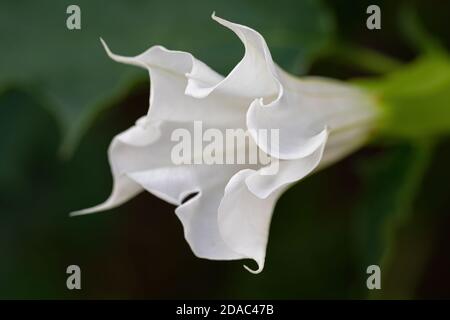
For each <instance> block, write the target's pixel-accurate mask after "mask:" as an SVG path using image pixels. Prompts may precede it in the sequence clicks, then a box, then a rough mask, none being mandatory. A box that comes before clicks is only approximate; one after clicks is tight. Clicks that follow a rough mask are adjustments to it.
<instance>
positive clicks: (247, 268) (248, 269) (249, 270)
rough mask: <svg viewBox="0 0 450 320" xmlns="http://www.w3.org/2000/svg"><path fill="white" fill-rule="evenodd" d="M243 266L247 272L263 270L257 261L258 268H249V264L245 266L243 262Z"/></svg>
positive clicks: (254, 272)
mask: <svg viewBox="0 0 450 320" xmlns="http://www.w3.org/2000/svg"><path fill="white" fill-rule="evenodd" d="M244 268H245V270H247V271H248V272H250V273H253V274H258V273H261V271H262V270H263V267H262V266H260V265H259V263H258V269H256V270H253V269H251V268H250V267H249V266H246V265H245V264H244Z"/></svg>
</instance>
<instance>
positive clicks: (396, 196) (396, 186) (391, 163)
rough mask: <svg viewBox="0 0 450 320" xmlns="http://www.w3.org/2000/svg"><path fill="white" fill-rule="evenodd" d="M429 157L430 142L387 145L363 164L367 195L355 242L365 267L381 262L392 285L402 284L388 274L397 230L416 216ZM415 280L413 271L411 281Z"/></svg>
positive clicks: (359, 214) (382, 294)
mask: <svg viewBox="0 0 450 320" xmlns="http://www.w3.org/2000/svg"><path fill="white" fill-rule="evenodd" d="M430 158H431V144H430V143H428V142H422V143H417V144H414V145H411V144H403V145H397V146H394V147H390V148H388V149H386V150H385V151H384V152H383V153H382V154H381V155H378V156H375V157H373V158H371V159H370V160H368V161H367V162H366V163H364V166H363V170H362V180H363V181H364V191H363V195H364V196H363V197H362V198H361V199H360V202H359V205H357V207H356V214H355V216H356V224H355V235H356V243H357V247H358V249H359V250H358V251H359V256H360V259H361V264H362V265H363V266H364V268H362V270H365V268H366V267H367V266H369V265H373V264H375V265H380V267H381V270H382V275H383V278H382V279H384V280H383V283H385V284H387V283H388V282H390V283H389V287H394V288H397V289H398V288H399V287H400V286H399V285H397V286H396V285H395V281H396V280H395V279H392V278H388V277H387V275H388V274H389V270H388V269H389V268H391V267H392V259H393V255H395V253H394V251H395V250H396V248H395V246H396V242H397V232H398V231H399V230H400V229H402V228H403V227H405V226H407V225H408V223H409V222H410V220H411V219H412V218H413V213H414V212H415V208H414V203H415V202H414V201H415V200H416V196H417V194H418V192H419V190H420V186H421V183H422V180H423V178H424V174H425V172H426V170H427V169H428V165H429V161H430ZM417 250H418V251H419V248H418V247H417ZM418 251H417V252H418ZM418 256H419V254H418ZM417 265H418V264H414V266H417ZM411 268H412V266H411ZM405 274H406V273H405ZM361 275H362V277H361V280H360V281H359V282H360V284H361V285H363V284H365V281H364V280H365V279H364V276H365V277H367V275H366V274H365V273H362V274H361ZM388 279H389V281H388ZM416 280H417V279H416V277H415V276H413V275H411V276H410V279H409V280H408V281H409V282H412V281H416ZM382 287H383V286H382ZM382 289H383V288H382ZM409 293H410V294H412V293H413V292H409ZM378 294H379V296H380V297H381V298H388V297H392V296H390V292H388V291H387V290H386V288H384V290H382V291H381V292H379V293H378Z"/></svg>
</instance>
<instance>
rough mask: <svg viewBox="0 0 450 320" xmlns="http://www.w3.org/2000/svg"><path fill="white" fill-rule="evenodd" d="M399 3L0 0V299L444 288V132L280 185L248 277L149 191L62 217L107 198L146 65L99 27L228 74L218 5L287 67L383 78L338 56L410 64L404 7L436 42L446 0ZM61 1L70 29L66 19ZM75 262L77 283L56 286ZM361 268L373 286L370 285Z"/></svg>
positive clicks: (449, 289)
mask: <svg viewBox="0 0 450 320" xmlns="http://www.w3.org/2000/svg"><path fill="white" fill-rule="evenodd" d="M405 3H407V4H408V5H409V7H406V6H405V5H404V3H402V1H365V0H358V1H350V0H329V1H316V0H292V1H282V0H279V1H274V2H272V3H271V2H270V1H257V0H245V1H243V0H229V1H220V2H219V1H207V0H201V1H186V2H182V1H172V0H165V1H153V0H145V1H143V0H142V1H100V0H97V1H87V0H86V1H81V0H79V1H75V2H73V1H70V2H69V1H56V0H55V1H48V0H43V1H12V0H1V1H0V48H1V50H0V155H1V162H0V298H58V299H59V298H62V299H65V298H68V299H73V298H182V299H184V298H277V299H278V298H286V299H304V298H343V299H347V298H358V299H365V298H385V299H392V298H406V299H408V298H450V252H449V250H448V244H449V243H450V233H449V228H450V214H449V213H450V197H449V181H450V170H449V169H448V164H449V163H450V152H449V147H450V139H448V138H446V137H440V139H438V140H434V141H433V142H432V143H417V142H415V143H412V142H410V141H407V140H400V139H395V140H394V139H392V140H389V141H376V142H374V143H373V144H372V145H370V146H367V147H366V148H364V149H362V150H360V151H359V152H357V153H355V154H354V155H352V156H350V157H349V158H347V159H345V160H344V161H342V162H340V163H338V164H336V165H334V166H332V167H330V168H328V169H326V170H323V171H322V172H319V173H317V174H315V175H312V176H310V177H308V178H307V179H305V180H304V181H302V182H300V183H298V184H297V185H295V186H294V187H292V188H291V189H290V190H289V191H288V192H286V193H285V194H284V195H283V197H282V198H281V199H280V201H279V202H278V204H277V206H276V210H275V214H274V217H273V222H272V227H271V232H270V240H269V245H268V249H267V263H266V267H265V270H264V271H263V273H261V274H259V275H256V276H255V275H253V274H250V273H248V272H247V271H245V270H244V268H243V267H242V264H243V261H235V262H223V261H215V262H214V261H208V260H203V259H198V258H196V257H195V256H194V255H193V254H192V252H191V251H190V249H189V247H188V245H187V243H186V242H185V240H184V239H183V231H182V228H181V223H180V222H179V221H178V220H177V218H176V216H175V215H174V213H173V211H174V207H172V206H171V205H168V204H166V203H165V202H164V201H162V200H159V199H158V198H156V197H154V196H152V195H151V194H148V193H143V194H141V195H139V196H138V197H136V198H135V199H133V200H132V201H130V202H128V203H126V204H125V205H123V206H121V207H120V208H117V209H114V210H110V211H108V212H106V213H98V214H93V215H88V216H83V217H77V218H69V216H68V214H69V212H71V211H73V210H77V209H81V208H85V207H89V206H92V205H94V204H98V203H99V202H101V201H103V200H104V199H106V197H107V196H108V195H109V192H110V190H111V183H112V179H111V175H110V170H109V165H108V162H107V155H106V150H107V147H108V144H109V142H110V141H111V139H112V137H113V136H114V135H115V134H117V133H119V132H121V131H123V130H124V129H126V128H128V127H129V126H130V125H131V124H133V123H134V121H135V119H137V118H138V117H139V116H141V115H143V114H145V113H146V111H147V108H148V96H149V81H148V77H147V72H146V71H144V70H140V69H137V68H133V67H130V66H125V65H120V64H117V63H115V62H113V61H111V60H110V59H109V58H108V57H107V56H106V54H105V53H104V51H103V49H102V47H101V45H100V42H99V39H98V38H99V36H101V37H103V38H104V39H105V40H106V41H107V42H108V44H109V45H110V46H111V48H112V50H113V51H115V52H117V53H120V54H124V55H134V54H137V53H140V52H142V51H143V50H145V49H146V48H148V47H149V46H151V45H155V44H161V45H164V46H166V47H167V48H170V49H178V50H184V51H189V52H192V53H193V54H194V55H195V56H196V57H198V58H199V59H201V60H203V61H205V62H206V63H208V64H209V65H210V66H212V67H213V68H214V69H216V70H218V71H219V72H221V73H222V74H226V73H227V72H229V71H230V70H231V68H232V67H233V66H234V65H235V64H236V62H237V61H239V59H240V57H241V56H242V54H243V48H242V46H241V43H240V41H238V39H237V38H235V36H234V35H233V34H232V33H231V32H229V31H227V30H225V29H224V28H222V27H220V26H219V25H218V24H216V23H214V22H213V21H212V20H211V19H210V15H211V13H212V12H213V11H215V12H216V14H217V15H218V16H221V17H224V18H226V19H229V20H231V21H235V22H239V23H242V24H245V25H249V26H251V27H253V28H255V29H256V30H258V31H260V32H261V33H262V34H263V35H264V36H265V38H266V40H267V42H268V44H269V47H270V49H271V50H272V54H273V57H274V60H275V61H277V62H278V63H279V64H280V65H281V66H283V67H284V68H285V69H287V70H288V71H290V72H291V73H294V74H297V75H304V74H314V75H323V76H330V77H335V78H340V79H345V80H347V79H351V78H354V77H370V76H375V75H377V73H378V72H380V70H378V69H377V67H376V66H374V65H372V66H371V65H370V61H369V62H367V61H364V59H361V60H358V59H349V57H351V56H352V54H348V52H349V51H345V50H351V48H352V46H353V48H355V52H357V51H358V50H361V48H365V49H368V50H369V49H370V50H376V51H379V52H381V53H384V54H386V55H389V56H391V57H393V58H396V59H398V60H401V61H403V62H405V63H407V62H409V61H412V60H413V59H414V58H415V57H417V55H418V54H419V51H418V50H417V48H416V47H415V46H414V42H413V41H410V38H411V37H410V35H411V30H416V29H414V28H415V26H417V25H416V24H415V23H417V21H412V20H414V19H410V18H411V15H408V12H410V9H411V7H412V8H415V12H417V13H418V14H417V16H418V17H419V20H420V23H421V25H422V26H424V27H426V29H427V30H429V32H430V33H431V34H433V36H436V38H438V39H439V40H440V41H441V42H442V43H443V44H444V45H446V46H447V48H448V44H449V42H450V29H449V28H448V18H449V13H450V1H439V0H427V1H405ZM70 4H77V5H79V6H80V8H81V24H82V28H81V30H77V31H71V30H68V29H67V28H66V19H67V16H68V15H67V14H66V8H67V6H68V5H70ZM370 4H378V5H379V6H380V7H381V10H382V29H381V30H375V31H371V30H368V29H367V28H366V27H365V24H366V19H367V16H368V15H367V14H366V8H367V6H368V5H370ZM408 8H409V9H408ZM408 17H409V18H408ZM408 30H409V31H408ZM408 32H409V33H408ZM349 48H350V49H349ZM356 48H359V49H356ZM346 52H347V53H346ZM358 52H359V51H358ZM371 67H373V68H371ZM424 81H426V79H424ZM449 107H450V106H449ZM249 263H251V262H249ZM71 264H76V265H79V266H80V267H81V269H82V290H79V291H77V290H74V291H69V290H67V288H66V277H67V275H66V267H67V266H68V265H71ZM371 264H379V265H380V266H381V269H382V290H379V291H369V290H367V288H366V278H367V274H366V268H367V266H368V265H371Z"/></svg>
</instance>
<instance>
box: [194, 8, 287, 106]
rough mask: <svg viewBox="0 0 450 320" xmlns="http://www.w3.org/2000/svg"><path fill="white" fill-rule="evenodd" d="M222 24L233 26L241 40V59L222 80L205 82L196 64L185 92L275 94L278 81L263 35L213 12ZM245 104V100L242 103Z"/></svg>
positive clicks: (198, 94) (201, 95)
mask: <svg viewBox="0 0 450 320" xmlns="http://www.w3.org/2000/svg"><path fill="white" fill-rule="evenodd" d="M212 18H213V19H214V20H216V21H217V22H218V23H220V24H221V25H223V26H225V27H227V28H229V29H230V30H232V31H233V32H234V33H235V34H236V35H237V36H238V37H239V39H240V40H241V41H242V43H243V44H244V48H245V54H244V57H243V58H242V60H241V61H240V62H239V63H238V64H237V65H236V66H235V68H234V69H233V70H232V71H231V72H230V73H229V74H228V76H227V77H226V78H224V79H222V80H221V81H218V80H219V79H218V78H216V79H215V81H210V82H204V81H199V80H198V79H199V78H204V76H203V71H204V68H202V67H198V68H197V67H195V68H193V69H192V71H191V72H189V73H188V74H187V77H188V78H189V84H188V86H187V88H186V94H189V95H191V96H193V97H196V98H205V97H207V96H208V95H210V94H211V93H212V92H213V91H214V92H216V93H220V94H224V95H233V96H241V97H246V98H248V99H250V100H249V101H248V102H249V103H250V102H251V101H252V100H253V99H255V98H271V97H275V96H276V95H277V94H278V91H279V83H278V81H277V79H276V77H274V75H273V73H274V72H276V71H275V69H274V63H273V61H272V56H271V55H270V51H269V49H268V47H267V44H266V42H265V40H264V38H263V37H262V36H261V35H260V34H259V33H258V32H256V31H255V30H253V29H251V28H249V27H246V26H243V25H240V24H237V23H232V22H230V21H227V20H225V19H222V18H219V17H217V16H215V14H213V15H212ZM245 107H246V108H247V107H248V104H247V105H246V106H245Z"/></svg>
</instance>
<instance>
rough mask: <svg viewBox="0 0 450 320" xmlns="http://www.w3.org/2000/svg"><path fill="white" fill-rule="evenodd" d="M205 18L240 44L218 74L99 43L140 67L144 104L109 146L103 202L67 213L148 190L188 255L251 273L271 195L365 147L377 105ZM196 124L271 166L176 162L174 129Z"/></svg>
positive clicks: (155, 51) (186, 58) (182, 56)
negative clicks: (237, 142)
mask: <svg viewBox="0 0 450 320" xmlns="http://www.w3.org/2000/svg"><path fill="white" fill-rule="evenodd" d="M213 19H214V20H216V21H217V22H218V23H220V24H221V25H223V26H225V27H227V28H229V29H230V30H232V31H233V32H234V33H235V34H236V35H237V36H238V37H239V39H240V40H241V41H242V43H243V44H244V47H245V54H244V57H243V58H242V60H241V61H240V62H239V63H238V64H237V65H236V66H235V68H234V69H233V70H232V71H231V72H230V73H229V74H228V75H227V76H226V77H223V76H221V75H220V74H218V73H216V72H215V71H213V70H212V69H210V68H209V67H208V66H207V65H205V64H204V63H202V62H201V61H199V60H197V59H196V58H194V57H193V56H192V55H191V54H189V53H185V52H181V51H170V50H167V49H165V48H163V47H161V46H154V47H151V48H150V49H148V50H147V51H145V52H144V53H142V54H140V55H138V56H135V57H123V56H118V55H116V54H113V53H111V51H110V50H109V48H108V47H107V46H106V44H105V43H104V42H103V41H102V42H103V44H104V46H105V49H106V51H107V53H108V55H109V56H110V57H111V58H112V59H114V60H115V61H118V62H122V63H126V64H132V65H136V66H139V67H142V68H145V69H148V71H149V73H150V80H151V92H150V107H149V111H148V114H147V115H145V116H143V117H141V118H140V119H138V121H137V122H136V124H135V125H134V126H132V127H131V128H129V129H128V130H126V131H125V132H123V133H121V134H119V135H117V136H116V137H115V138H114V139H113V141H112V143H111V145H110V148H109V161H110V165H111V169H112V173H113V178H114V186H113V190H112V194H111V196H110V197H109V199H107V200H106V202H104V203H103V204H100V205H98V206H96V207H93V208H89V209H85V210H81V211H78V212H74V213H73V215H80V214H86V213H90V212H95V211H101V210H106V209H110V208H113V207H116V206H118V205H121V204H122V203H124V202H125V201H127V200H129V199H130V198H132V197H134V196H135V195H137V194H138V193H140V192H142V191H143V190H146V191H148V192H151V193H152V194H154V195H156V196H157V197H160V198H161V199H163V200H165V201H167V202H170V203H172V204H174V205H176V206H177V208H176V210H175V213H176V215H177V216H178V218H179V219H180V220H181V223H182V224H183V228H184V234H185V238H186V240H187V242H188V243H189V245H190V247H191V248H192V251H193V252H194V254H195V255H196V256H198V257H201V258H207V259H214V260H235V259H253V260H254V261H256V263H257V264H258V268H257V269H256V270H251V269H250V268H247V267H246V268H247V269H248V270H249V271H251V272H254V273H257V272H260V271H261V270H262V269H263V267H264V261H265V253H266V246H267V240H268V234H269V226H270V221H271V217H272V213H273V209H274V206H275V203H276V201H277V199H278V198H279V196H280V195H281V194H282V192H283V191H284V190H286V188H288V187H289V186H290V185H292V184H293V183H295V182H297V181H299V180H300V179H302V178H304V177H305V176H307V175H308V174H310V173H311V172H313V171H316V170H318V169H320V168H322V167H324V166H326V165H328V164H330V163H333V162H335V161H337V160H339V159H340V158H342V157H344V156H345V155H347V154H349V153H350V152H352V151H354V150H355V149H357V148H358V147H360V146H361V145H363V144H364V143H365V142H366V141H367V139H368V137H369V135H370V134H371V132H372V131H373V129H374V128H375V126H376V122H377V118H378V109H377V106H376V103H375V101H374V99H373V97H372V96H370V95H369V94H367V93H366V92H364V91H361V90H360V89H359V88H355V87H353V86H351V85H348V84H345V83H342V82H338V81H335V80H330V79H323V78H313V77H305V78H300V79H299V78H296V77H294V76H292V75H289V74H287V73H286V72H285V71H283V70H282V69H281V68H280V67H278V66H277V65H276V64H275V63H274V62H273V61H272V57H271V55H270V52H269V49H268V47H267V44H266V42H265V40H264V38H263V37H262V36H261V35H260V34H259V33H258V32H256V31H255V30H252V29H251V28H249V27H246V26H243V25H240V24H235V23H231V22H229V21H226V20H224V19H221V18H218V17H216V16H215V15H213ZM199 121H201V124H202V126H203V130H205V129H214V130H216V131H219V132H225V131H226V130H227V129H230V128H233V129H243V130H245V132H247V133H249V135H250V136H251V138H250V140H251V142H250V143H249V144H250V145H254V146H256V147H257V148H258V149H259V150H260V151H261V152H263V153H264V154H266V155H267V156H270V157H271V158H272V159H276V160H277V170H276V172H275V173H269V174H268V173H267V172H265V170H266V171H267V166H269V165H270V164H267V165H262V164H254V163H251V164H250V163H236V164H229V163H227V164H223V163H220V164H219V163H210V162H208V163H205V162H196V161H193V163H189V164H183V163H181V164H180V163H174V161H173V159H172V158H173V148H174V146H175V145H176V142H175V141H174V139H173V132H174V131H175V130H179V129H180V128H181V129H183V130H185V131H187V132H192V133H193V135H195V132H194V131H195V124H196V123H197V122H199ZM259 130H277V132H278V135H277V141H276V143H275V142H274V141H272V142H270V140H268V139H261V137H260V135H258V134H257V132H258V131H259ZM275 144H276V146H275ZM275 147H276V148H275ZM248 148H249V147H248V146H246V147H244V149H248ZM229 149H230V148H227V147H223V150H222V152H223V153H227V152H231V150H229ZM233 149H234V147H233ZM237 149H239V146H238V147H237ZM274 150H276V151H274ZM202 151H203V150H201V149H200V150H199V149H198V148H194V151H193V154H192V157H193V158H194V159H197V158H198V157H201V155H199V154H197V153H198V152H202ZM216 151H217V150H216ZM244 152H247V151H244ZM189 195H191V197H190V198H189V199H188V200H186V201H184V199H186V198H187V197H188V196H189ZM192 195H194V196H192Z"/></svg>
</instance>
